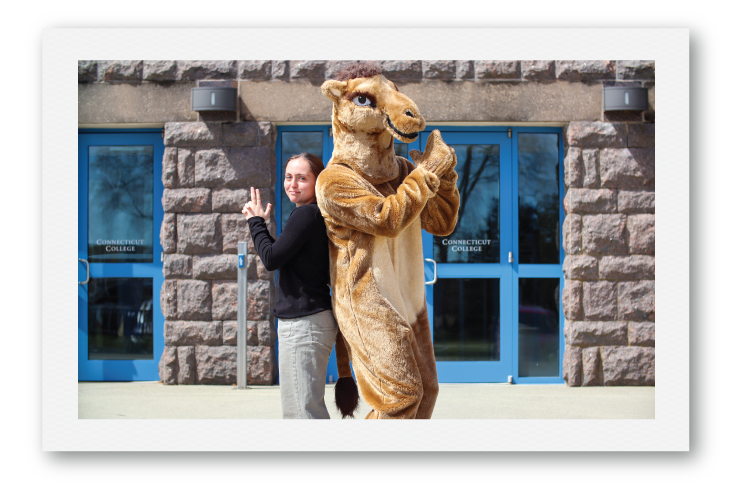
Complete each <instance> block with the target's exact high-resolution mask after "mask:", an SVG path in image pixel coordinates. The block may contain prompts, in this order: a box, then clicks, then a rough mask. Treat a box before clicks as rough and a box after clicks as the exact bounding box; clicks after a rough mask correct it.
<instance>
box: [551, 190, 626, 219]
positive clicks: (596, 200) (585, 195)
mask: <svg viewBox="0 0 750 500" xmlns="http://www.w3.org/2000/svg"><path fill="white" fill-rule="evenodd" d="M563 206H564V207H565V212H566V213H568V214H604V213H615V212H617V191H614V190H611V189H585V188H582V189H578V188H570V189H568V190H567V192H566V193H565V198H564V199H563Z"/></svg>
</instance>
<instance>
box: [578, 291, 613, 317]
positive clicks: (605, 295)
mask: <svg viewBox="0 0 750 500" xmlns="http://www.w3.org/2000/svg"><path fill="white" fill-rule="evenodd" d="M583 312H584V317H585V318H586V320H588V321H592V320H594V321H596V320H599V321H607V320H615V319H617V283H615V282H614V281H587V282H584V283H583Z"/></svg>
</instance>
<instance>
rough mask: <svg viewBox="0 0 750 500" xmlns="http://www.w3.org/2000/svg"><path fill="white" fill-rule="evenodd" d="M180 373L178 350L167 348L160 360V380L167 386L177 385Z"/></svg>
mask: <svg viewBox="0 0 750 500" xmlns="http://www.w3.org/2000/svg"><path fill="white" fill-rule="evenodd" d="M179 371H180V364H179V358H178V357H177V348H176V347H171V346H165V347H164V352H163V353H162V355H161V359H160V360H159V380H161V381H162V383H163V384H165V385H175V384H177V374H178V373H179Z"/></svg>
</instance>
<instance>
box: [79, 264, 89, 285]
mask: <svg viewBox="0 0 750 500" xmlns="http://www.w3.org/2000/svg"><path fill="white" fill-rule="evenodd" d="M78 262H83V263H84V264H86V281H79V282H78V284H79V285H85V284H87V283H88V282H89V277H90V276H89V261H87V260H86V259H78Z"/></svg>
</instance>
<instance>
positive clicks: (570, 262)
mask: <svg viewBox="0 0 750 500" xmlns="http://www.w3.org/2000/svg"><path fill="white" fill-rule="evenodd" d="M598 264H599V263H598V260H597V258H596V257H592V256H590V255H566V256H565V261H564V262H563V274H564V275H565V278H566V279H569V280H571V279H573V280H595V279H598V278H599V265H598Z"/></svg>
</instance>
